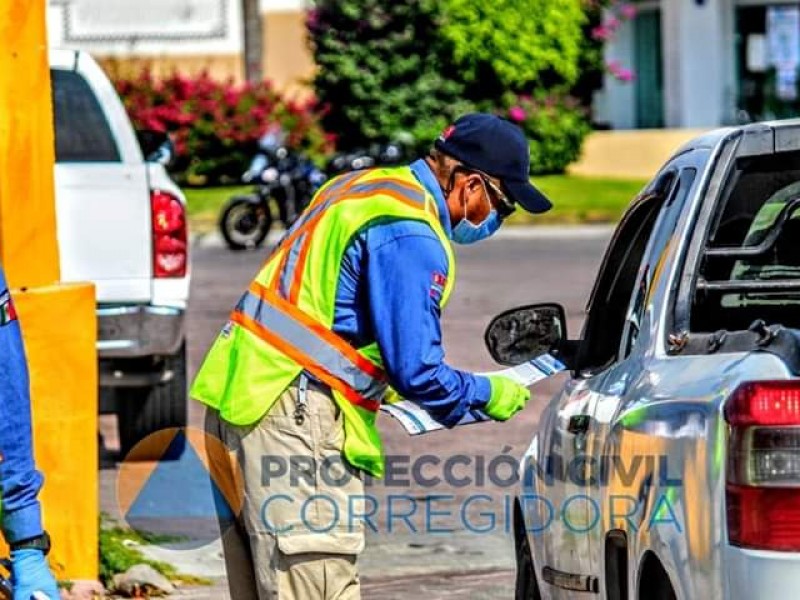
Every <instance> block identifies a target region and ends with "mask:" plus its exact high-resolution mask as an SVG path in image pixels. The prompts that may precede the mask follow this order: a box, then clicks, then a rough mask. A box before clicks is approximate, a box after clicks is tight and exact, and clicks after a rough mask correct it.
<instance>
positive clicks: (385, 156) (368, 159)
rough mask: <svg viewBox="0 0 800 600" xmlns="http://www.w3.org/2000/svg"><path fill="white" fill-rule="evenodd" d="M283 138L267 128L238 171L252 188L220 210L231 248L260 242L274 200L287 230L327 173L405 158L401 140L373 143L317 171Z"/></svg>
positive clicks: (270, 220) (269, 222)
mask: <svg viewBox="0 0 800 600" xmlns="http://www.w3.org/2000/svg"><path fill="white" fill-rule="evenodd" d="M284 141H285V136H284V134H283V132H281V131H279V130H272V131H269V132H267V133H266V134H265V135H264V136H263V137H262V138H261V139H260V140H259V151H258V153H257V154H256V155H255V156H254V157H253V160H252V161H251V163H250V166H249V167H248V169H247V171H246V172H245V173H244V175H243V176H242V181H244V182H245V183H254V184H255V189H254V190H253V193H251V194H248V195H243V196H234V197H232V198H231V199H230V200H228V202H227V204H226V205H225V207H224V208H223V210H222V214H221V216H220V221H219V226H220V230H221V233H222V237H223V238H224V240H225V242H226V244H227V245H228V247H229V248H230V249H231V250H245V249H252V248H258V247H259V246H261V244H262V243H263V242H264V240H265V239H266V237H267V234H268V233H269V230H270V228H271V227H272V224H273V222H274V216H273V213H272V204H273V203H274V204H275V206H276V207H277V209H278V219H279V220H280V221H281V222H282V223H283V225H284V227H285V228H286V229H288V228H289V227H291V225H292V223H294V221H295V220H296V219H297V217H298V216H299V215H300V213H301V212H302V211H303V210H304V209H305V208H306V206H308V204H309V203H310V202H311V198H312V197H313V196H314V194H315V193H316V192H317V190H318V189H319V188H320V187H322V185H323V184H324V183H325V181H327V180H328V179H329V178H331V177H335V176H336V175H340V174H342V173H346V172H350V171H359V170H361V169H368V168H371V167H374V166H378V165H380V166H395V165H399V164H402V163H403V162H405V161H406V159H407V157H408V152H407V149H406V148H405V146H404V143H403V142H392V143H389V144H384V145H379V144H374V145H372V146H371V147H370V148H369V149H367V150H356V151H353V152H349V153H338V154H336V155H334V156H333V157H332V158H331V159H330V160H329V161H328V163H327V164H326V166H325V170H324V171H322V170H320V169H319V168H317V167H316V166H315V165H314V163H313V162H312V161H311V160H309V159H307V158H306V157H304V156H302V155H300V154H298V153H296V152H294V151H292V150H291V149H289V148H288V147H287V146H286V145H285V143H284Z"/></svg>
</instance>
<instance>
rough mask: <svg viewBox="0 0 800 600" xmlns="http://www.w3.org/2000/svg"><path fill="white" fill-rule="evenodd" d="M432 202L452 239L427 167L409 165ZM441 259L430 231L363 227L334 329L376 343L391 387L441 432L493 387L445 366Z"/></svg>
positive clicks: (347, 259) (348, 263)
mask: <svg viewBox="0 0 800 600" xmlns="http://www.w3.org/2000/svg"><path fill="white" fill-rule="evenodd" d="M411 170H412V172H413V173H414V175H415V176H416V177H417V179H418V180H419V181H420V183H422V185H423V186H424V187H425V188H426V189H427V190H428V192H430V193H431V194H432V195H433V197H434V198H435V199H436V202H437V206H438V210H439V215H440V219H441V223H442V227H443V228H444V231H445V232H446V234H447V236H448V237H450V236H451V226H450V220H449V212H448V210H447V205H446V203H445V198H444V194H443V192H442V189H441V187H440V186H439V183H438V182H437V181H436V178H435V177H434V174H433V172H432V171H431V170H430V168H429V167H428V165H427V164H426V163H425V161H422V160H419V161H417V162H415V163H413V164H412V165H411ZM449 276H450V273H449V272H448V261H447V255H446V254H445V252H444V249H443V248H442V246H441V242H440V241H439V238H438V237H437V236H436V234H435V233H434V232H433V230H431V228H430V227H429V226H428V225H426V224H425V223H422V222H420V221H411V220H402V221H393V222H390V223H384V224H379V225H375V226H372V227H369V228H367V229H366V230H364V231H363V232H361V233H360V234H359V235H358V236H356V238H355V239H354V240H353V241H352V242H351V245H350V247H349V248H348V249H347V251H346V252H345V256H344V260H343V263H342V267H341V274H340V277H339V284H338V289H337V294H336V306H335V312H334V323H333V330H334V331H335V332H336V333H339V334H340V335H342V336H343V337H344V338H346V339H347V340H348V341H350V342H351V343H352V344H353V345H355V346H357V347H359V346H364V345H367V344H369V343H372V342H373V341H376V342H377V343H378V347H379V348H380V351H381V355H382V358H383V362H384V367H385V369H386V372H387V375H388V376H389V381H390V383H391V384H392V387H393V388H394V389H395V390H397V392H398V393H399V394H400V395H401V396H403V397H404V398H406V399H408V400H412V401H414V402H416V403H417V404H419V405H420V406H422V407H423V408H425V409H426V410H427V411H428V412H429V413H430V414H431V416H433V417H434V418H435V419H436V420H438V421H439V422H441V423H443V424H444V425H447V426H453V425H455V424H456V423H457V422H458V421H459V420H460V419H461V417H462V416H463V415H464V414H465V413H466V411H467V410H469V409H471V408H483V407H484V406H485V404H486V402H487V401H488V400H489V396H490V394H491V388H490V384H489V380H488V379H486V378H485V377H481V376H477V375H473V374H471V373H466V372H464V371H459V370H457V369H453V368H452V367H450V366H448V365H447V364H446V363H445V362H444V358H445V353H444V349H443V348H442V330H441V325H440V321H439V319H440V315H441V309H440V301H441V296H442V291H443V288H444V284H445V281H446V279H447V278H448V277H449Z"/></svg>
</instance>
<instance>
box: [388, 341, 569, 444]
mask: <svg viewBox="0 0 800 600" xmlns="http://www.w3.org/2000/svg"><path fill="white" fill-rule="evenodd" d="M565 368H566V367H565V366H564V365H563V364H562V363H561V361H559V360H558V359H557V358H555V357H554V356H552V355H550V354H543V355H541V356H537V357H536V358H534V359H533V360H530V361H528V362H526V363H522V364H521V365H518V366H516V367H511V368H509V369H503V370H500V371H493V372H491V373H480V375H501V376H503V377H508V378H509V379H511V380H512V381H514V382H516V383H519V384H520V385H524V386H526V387H528V386H531V385H533V384H534V383H537V382H539V381H541V380H543V379H547V378H548V377H551V376H553V375H555V374H556V373H560V372H561V371H563V370H564V369H565ZM381 410H382V411H383V412H385V413H387V414H389V415H391V416H393V417H394V418H395V419H397V420H398V421H400V424H401V425H402V426H403V427H404V428H405V430H406V431H407V432H408V433H409V434H411V435H419V434H421V433H428V432H429V431H437V430H439V429H444V425H441V424H440V423H437V422H436V421H435V420H434V419H433V418H432V417H431V416H430V415H429V414H428V413H427V412H426V411H425V410H424V409H423V408H421V407H419V406H418V405H417V404H415V403H414V402H411V401H410V400H402V399H400V400H396V401H394V402H391V403H384V404H382V405H381ZM490 420H491V419H490V418H489V417H488V416H486V415H485V414H484V413H483V412H481V411H479V410H471V411H469V412H468V413H467V414H466V415H464V418H463V419H461V421H459V422H458V424H457V425H456V427H460V426H461V425H469V424H470V423H480V422H482V421H490Z"/></svg>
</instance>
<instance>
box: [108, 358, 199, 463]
mask: <svg viewBox="0 0 800 600" xmlns="http://www.w3.org/2000/svg"><path fill="white" fill-rule="evenodd" d="M164 363H165V364H164V365H163V368H164V370H165V372H166V371H171V372H172V377H171V379H170V380H169V381H168V382H166V383H163V384H160V385H156V386H154V387H152V388H144V389H126V390H120V391H119V396H118V401H119V412H118V418H119V440H120V453H121V455H122V460H126V458H127V460H134V461H147V460H161V459H169V458H178V457H179V455H180V454H181V453H182V450H183V448H175V447H173V448H172V450H175V452H171V453H170V456H164V455H163V452H162V449H161V448H158V447H155V446H152V447H151V446H149V445H148V444H141V445H139V446H138V447H136V446H137V444H138V443H139V442H140V441H142V440H143V439H145V438H146V437H147V436H149V435H151V434H154V433H156V432H158V431H161V430H163V429H169V428H173V427H177V428H183V427H186V411H187V392H188V390H187V374H186V344H185V343H184V344H183V346H181V349H180V350H179V351H178V353H177V354H175V355H173V356H169V357H167V358H165V359H164ZM180 439H181V440H183V441H184V442H185V438H183V437H181V438H180ZM134 448H135V449H136V451H135V452H134V453H133V454H132V455H130V454H131V451H132V450H134ZM129 455H130V456H129Z"/></svg>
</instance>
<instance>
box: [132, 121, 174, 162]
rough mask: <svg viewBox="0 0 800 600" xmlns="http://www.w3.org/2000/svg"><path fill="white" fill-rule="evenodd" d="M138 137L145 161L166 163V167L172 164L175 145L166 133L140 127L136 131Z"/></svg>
mask: <svg viewBox="0 0 800 600" xmlns="http://www.w3.org/2000/svg"><path fill="white" fill-rule="evenodd" d="M136 139H137V140H138V142H139V147H140V148H141V149H142V154H143V155H144V159H145V161H147V162H154V163H158V164H160V165H164V167H165V168H166V167H169V166H170V165H171V164H172V162H173V160H174V159H175V146H174V145H173V144H172V140H171V139H170V138H169V136H168V135H167V134H166V133H164V132H163V131H155V130H153V129H140V130H138V131H137V132H136Z"/></svg>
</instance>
